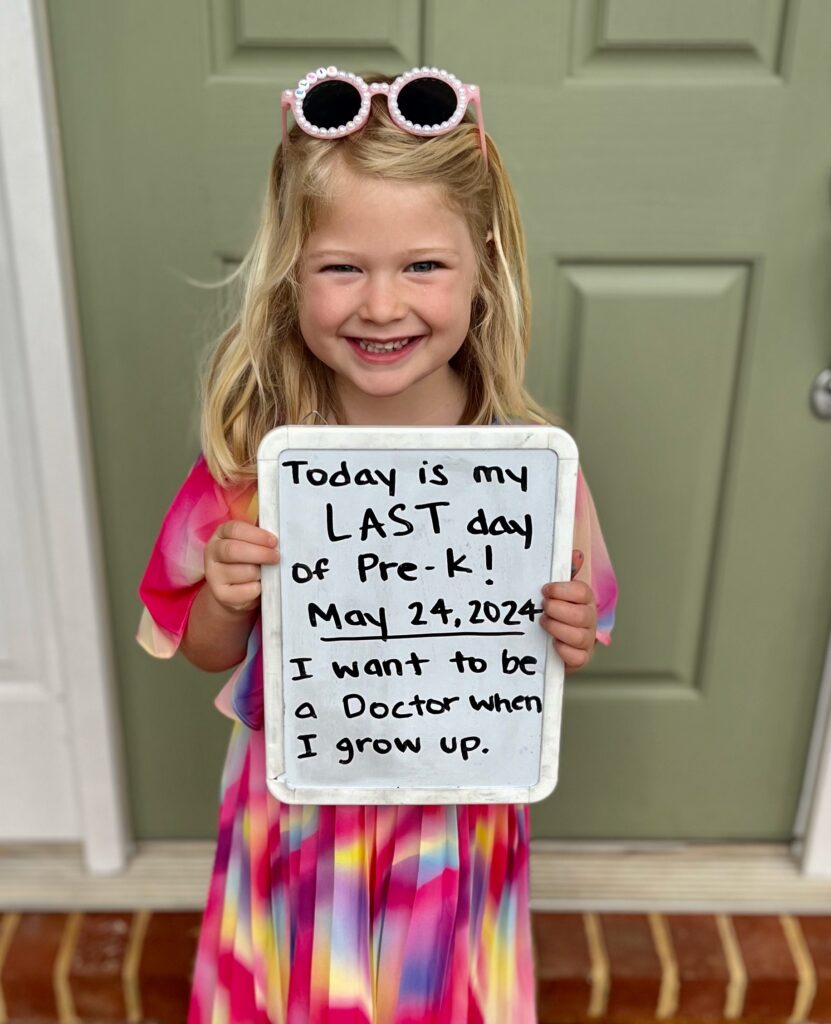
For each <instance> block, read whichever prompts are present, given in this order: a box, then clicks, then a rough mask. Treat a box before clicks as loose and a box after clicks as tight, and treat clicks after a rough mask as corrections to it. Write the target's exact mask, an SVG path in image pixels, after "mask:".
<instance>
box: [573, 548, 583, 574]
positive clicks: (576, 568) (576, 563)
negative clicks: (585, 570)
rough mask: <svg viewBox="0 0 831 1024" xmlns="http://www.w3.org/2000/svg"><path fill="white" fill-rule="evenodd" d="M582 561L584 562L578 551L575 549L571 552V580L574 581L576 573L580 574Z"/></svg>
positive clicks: (581, 554) (581, 553)
mask: <svg viewBox="0 0 831 1024" xmlns="http://www.w3.org/2000/svg"><path fill="white" fill-rule="evenodd" d="M583 561H584V558H583V552H582V551H579V550H578V549H577V548H575V549H574V550H573V551H572V552H571V578H572V579H574V577H575V576H576V575H577V573H578V572H580V567H581V566H582V564H583Z"/></svg>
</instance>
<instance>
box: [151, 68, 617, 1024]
mask: <svg viewBox="0 0 831 1024" xmlns="http://www.w3.org/2000/svg"><path fill="white" fill-rule="evenodd" d="M321 72H322V73H321ZM403 81H404V85H405V86H407V85H408V86H409V87H410V88H409V90H407V89H405V88H400V91H399V86H401V82H402V80H401V79H399V80H396V81H395V82H393V80H392V79H389V78H384V77H382V76H377V75H375V76H367V77H366V79H365V82H366V83H382V84H381V85H380V87H376V88H375V90H373V91H372V94H371V96H370V90H369V89H367V87H366V85H365V84H364V82H362V81H361V80H360V79H355V78H354V76H351V75H347V74H346V73H341V72H336V69H334V68H330V69H319V71H318V72H317V73H316V74H310V75H309V76H308V78H307V79H305V80H301V83H300V85H299V86H298V92H299V96H298V99H299V100H300V101H301V105H300V107H299V108H298V107H296V108H295V110H296V112H297V114H298V117H299V118H300V122H299V123H297V124H295V125H294V126H293V128H292V130H291V132H289V133H288V138H286V131H285V127H284V135H283V139H284V143H286V142H287V145H285V147H284V148H278V150H277V151H276V152H275V154H274V158H273V161H272V165H271V175H270V179H269V189H268V195H267V198H266V201H265V205H264V209H263V214H262V222H261V224H260V228H259V231H258V234H257V237H256V240H255V242H254V245H253V247H252V249H251V250H250V252H249V253H248V255H247V257H246V259H245V261H244V263H243V265H242V273H243V274H244V278H245V281H246V287H245V292H244V298H243V301H242V307H241V310H240V313H239V317H238V319H237V320H236V321H235V322H234V324H233V325H232V326H231V327H230V329H229V330H228V331H227V332H226V333H225V334H224V336H223V337H222V338H221V339H220V341H219V343H218V345H217V346H216V349H215V351H214V352H213V354H212V356H211V359H210V363H209V365H208V369H207V373H206V376H205V382H204V402H203V414H202V447H203V451H202V454H201V455H200V456H199V458H198V459H197V461H196V463H195V464H194V466H193V468H192V469H191V472H190V474H189V475H188V477H187V479H186V480H185V482H184V484H183V486H182V488H181V490H180V491H179V493H178V494H177V495H176V497H175V498H174V500H173V504H172V505H171V507H170V509H169V511H168V512H167V514H166V516H165V519H164V522H163V524H162V528H161V532H160V534H159V537H158V539H157V541H156V544H155V547H154V548H153V552H152V554H151V557H150V562H149V565H148V567H147V571H146V573H145V576H144V579H143V581H142V584H141V587H140V590H139V593H140V596H141V598H142V601H143V602H144V605H145V612H144V614H143V617H142V621H141V625H140V628H139V634H138V639H139V642H140V643H141V644H142V645H143V646H144V647H145V648H146V650H148V651H149V652H150V653H151V654H153V655H156V656H157V657H171V656H172V655H173V654H174V653H175V651H176V650H177V649H178V648H179V647H181V649H182V651H183V653H184V655H185V657H186V658H188V660H190V661H191V662H193V663H194V664H195V665H198V666H199V667H201V668H203V669H206V670H207V671H221V670H223V669H228V668H230V667H232V666H238V667H237V669H236V671H235V672H234V674H233V675H232V677H231V679H230V680H229V682H228V684H227V685H226V687H225V688H224V689H223V690H222V692H221V693H220V694H219V696H218V698H217V700H216V703H217V706H218V708H219V709H220V710H221V711H222V712H223V713H225V714H226V715H228V717H230V718H231V719H232V720H233V721H234V726H233V730H232V733H231V740H230V747H229V751H228V755H227V760H226V763H225V768H224V772H223V776H222V784H221V808H220V813H219V835H218V844H217V851H216V859H215V863H214V869H213V874H212V877H211V882H210V890H209V893H208V900H207V906H206V909H205V914H204V918H203V924H202V931H201V936H200V941H199V948H198V953H197V958H196V965H195V969H194V978H193V991H192V996H191V1004H190V1012H189V1017H188V1020H189V1022H190V1024H203V1022H208V1021H210V1022H213V1024H220V1022H222V1024H224V1022H231V1021H233V1022H246V1024H247V1022H269V1024H277V1022H280V1024H283V1022H287V1024H309V1022H314V1024H323V1022H331V1024H353V1022H354V1024H369V1022H372V1024H415V1022H420V1024H427V1022H430V1024H461V1022H470V1024H472V1022H486V1024H533V1022H534V1021H535V1020H536V1012H535V998H534V996H535V985H534V961H533V951H532V940H531V919H530V911H529V905H528V851H529V808H528V806H527V805H515V804H509V805H494V804H477V805H470V806H466V805H431V806H405V805H400V806H348V805H327V806H308V805H305V806H303V805H297V806H295V805H286V804H282V803H281V802H280V801H278V800H276V799H275V798H274V797H272V796H271V795H270V793H269V792H268V790H267V788H266V770H265V759H264V739H263V693H262V658H261V650H260V643H261V635H262V634H261V623H260V610H259V609H260V571H261V570H260V567H261V566H262V565H264V564H275V563H277V562H278V561H279V559H280V554H279V544H280V539H278V538H276V537H275V536H274V535H272V534H270V533H267V532H266V531H264V530H262V529H260V528H259V527H258V526H257V525H256V524H257V492H256V452H257V446H258V444H259V442H260V440H261V438H262V437H263V436H264V434H265V433H266V432H267V431H268V430H270V429H271V428H272V427H274V426H276V425H278V424H282V423H299V422H301V421H307V420H309V419H310V418H311V417H315V416H318V417H321V418H322V419H323V421H324V422H325V423H328V424H336V423H339V424H347V423H348V424H370V425H377V427H378V429H379V430H383V429H384V426H385V425H390V424H395V425H412V426H423V425H451V426H452V425H456V424H474V423H476V424H489V423H494V422H508V421H510V420H515V421H519V422H546V421H548V422H553V421H552V420H551V418H549V417H547V416H546V414H545V412H544V410H542V409H541V407H540V406H538V405H537V404H536V403H535V402H534V401H533V399H532V398H531V397H530V396H529V395H528V394H527V392H526V391H525V390H524V388H523V385H522V376H523V370H524V364H525V357H526V353H527V349H528V344H529V297H528V286H527V271H526V264H525V248H524V236H523V231H522V228H521V225H520V220H519V215H518V211H517V204H516V199H515V196H514V192H513V190H512V188H511V185H510V183H509V181H508V177H507V175H506V173H505V170H504V168H503V165H502V161H501V159H500V157H499V153H498V152H497V150H496V147H495V146H494V144H493V142H492V140H491V139H490V138H488V137H487V136H486V135H485V132H484V127H483V124H482V121H481V109H480V110H479V120H478V124H477V121H476V120H474V118H473V117H472V115H471V112H468V111H467V110H466V109H465V107H466V103H467V100H468V98H473V99H474V101H475V102H476V104H477V106H478V90H476V88H475V86H474V87H467V88H466V90H465V91H464V92H463V87H462V85H461V83H460V82H459V81H458V80H457V79H455V78H454V77H453V76H450V75H449V74H448V73H447V72H444V71H440V72H439V71H437V69H429V68H424V69H415V72H414V73H411V74H410V75H408V76H405V77H404V79H403ZM384 83H386V85H384ZM419 83H420V85H419ZM315 85H317V88H314V87H313V86H315ZM356 88H357V89H358V90H359V92H358V93H357V94H355V90H356ZM350 89H351V90H352V92H351V93H350ZM361 94H362V95H363V98H362V99H361ZM355 95H356V96H357V102H358V103H362V104H363V105H362V106H361V108H360V110H359V111H357V112H356V109H355V108H351V109H350V108H349V102H350V101H351V99H352V98H353V96H355ZM444 101H447V102H448V104H449V105H448V107H447V109H446V110H442V109H441V108H440V106H437V104H440V103H441V102H444ZM457 103H458V108H457V112H456V113H455V114H454V113H453V112H452V111H453V109H454V107H456V104H457ZM419 104H421V107H419ZM419 111H422V112H421V113H420V114H419ZM408 112H409V113H410V114H411V115H412V116H410V117H407V116H406V115H407V113H408ZM462 113H464V116H462ZM442 114H444V115H445V116H444V117H442ZM364 120H365V123H364ZM408 122H410V123H408ZM342 124H343V125H344V128H343V130H342V131H335V132H331V131H329V132H326V131H325V129H327V128H331V127H332V126H333V125H334V127H335V128H336V129H337V128H338V127H339V126H340V125H342ZM422 124H423V125H425V127H422ZM284 125H285V119H284ZM315 125H317V126H318V128H322V129H324V131H315V128H314V126H315ZM431 126H432V127H431ZM574 536H575V540H574V547H575V564H574V566H573V571H572V575H573V576H574V575H575V573H576V578H574V579H572V580H571V581H569V582H557V583H547V584H546V581H545V580H544V579H541V580H540V586H541V587H542V588H543V596H542V601H543V607H544V611H545V614H544V616H543V617H542V618H541V620H540V621H541V622H542V628H543V629H545V630H546V631H547V632H548V633H550V634H551V637H552V642H553V643H554V646H555V647H556V649H557V652H558V654H559V655H560V657H561V658H562V659H563V661H564V662H565V666H566V671H567V672H572V671H574V670H576V669H579V668H581V667H582V666H584V665H585V664H586V663H587V662H588V660H589V658H590V657H591V653H592V649H593V647H594V644H595V640H599V641H600V642H601V643H604V644H608V643H610V641H611V636H610V632H611V629H612V625H613V622H614V608H615V602H616V597H617V585H616V581H615V576H614V572H613V570H612V566H611V563H610V561H609V556H608V553H607V550H606V546H605V544H604V541H603V537H602V535H601V532H600V528H599V525H598V521H597V516H596V513H595V508H594V504H593V502H592V498H591V495H590V492H589V489H588V487H587V485H586V482H585V479H584V478H583V475H582V473H579V474H578V487H577V505H576V520H575V535H574ZM283 540H284V543H285V545H286V546H287V547H288V548H289V549H290V546H291V537H286V538H284V539H283Z"/></svg>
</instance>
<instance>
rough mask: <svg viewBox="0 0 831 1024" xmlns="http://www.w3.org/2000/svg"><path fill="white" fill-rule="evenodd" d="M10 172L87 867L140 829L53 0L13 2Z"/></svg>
mask: <svg viewBox="0 0 831 1024" xmlns="http://www.w3.org/2000/svg"><path fill="white" fill-rule="evenodd" d="M3 185H5V195H2V194H0V202H3V203H5V204H6V206H7V211H6V213H7V222H8V232H9V237H8V238H6V239H5V245H6V248H7V251H8V252H9V253H10V254H11V267H10V272H11V273H10V276H11V279H12V281H11V286H12V292H13V296H14V305H15V307H16V309H15V312H16V314H17V323H16V330H17V332H18V337H17V338H16V339H15V342H16V349H17V350H18V351H19V352H21V353H22V355H23V359H24V367H23V371H24V374H25V383H26V385H27V387H28V390H29V394H28V400H29V407H30V409H31V413H32V418H33V436H32V438H31V444H32V450H33V451H34V453H35V464H36V465H35V472H36V474H37V477H38V479H39V481H40V484H41V489H40V495H41V501H42V505H43V507H42V508H40V509H39V510H38V512H39V515H40V517H41V521H42V522H43V523H44V525H45V530H46V536H45V537H44V538H43V541H44V547H45V548H46V549H47V550H48V551H49V552H50V555H51V556H52V557H51V560H50V574H51V575H50V587H51V591H52V597H53V598H54V606H55V608H56V612H57V613H56V615H55V616H54V626H53V628H54V630H55V632H56V634H57V635H56V636H54V638H53V639H54V643H55V644H56V646H57V649H58V651H59V652H60V660H61V666H62V669H63V673H64V674H63V677H62V682H63V687H62V690H63V692H64V693H65V695H66V710H65V714H66V728H67V730H68V733H69V743H70V751H71V754H70V756H71V763H72V765H73V768H74V779H73V789H74V792H75V795H76V799H77V807H78V839H79V840H80V841H81V843H82V844H83V851H84V863H85V867H86V869H87V871H89V872H90V873H93V874H110V873H114V872H119V871H121V870H123V869H124V867H125V865H126V862H127V857H128V854H129V852H130V847H131V838H130V836H129V828H128V823H127V802H126V797H125V787H124V773H123V757H122V750H121V729H120V722H119V717H118V713H117V709H116V701H115V693H116V688H115V685H114V671H113V660H112V654H111V635H112V634H111V629H110V624H109V619H108V614H107V603H106V590H105V577H104V571H103V565H104V559H103V556H102V551H101V542H100V536H101V534H100V528H99V524H98V519H97V513H96V509H97V502H96V497H95V485H94V474H93V468H92V466H93V463H92V455H91V452H92V449H91V445H90V440H89V433H88V424H87V420H86V410H87V402H86V397H85V391H84V382H83V361H82V359H81V346H80V332H79V323H78V315H77V307H76V297H75V290H74V269H73V263H72V251H71V245H70V237H69V226H68V225H69V221H68V215H67V201H66V194H65V190H64V175H63V163H62V158H61V146H60V135H59V125H58V116H57V107H56V102H55V92H54V84H53V77H52V59H51V51H50V47H49V34H48V28H47V16H46V8H45V0H6V2H4V3H0V188H2V186H3ZM0 341H2V339H0ZM4 344H8V345H9V347H11V344H12V339H8V338H7V339H5V342H4ZM66 538H71V543H67V542H66Z"/></svg>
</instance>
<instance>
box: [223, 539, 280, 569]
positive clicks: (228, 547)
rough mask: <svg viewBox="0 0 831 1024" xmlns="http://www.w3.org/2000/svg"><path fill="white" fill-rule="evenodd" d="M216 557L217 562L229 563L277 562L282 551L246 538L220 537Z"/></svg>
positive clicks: (258, 563) (254, 563) (260, 563)
mask: <svg viewBox="0 0 831 1024" xmlns="http://www.w3.org/2000/svg"><path fill="white" fill-rule="evenodd" d="M214 558H215V559H216V561H217V562H224V563H225V564H227V565H232V564H234V563H235V562H245V563H246V564H253V565H263V564H265V563H269V564H276V563H277V562H279V561H280V552H279V549H277V548H273V547H263V545H262V544H252V543H250V542H249V541H245V540H226V539H220V540H217V541H216V546H215V548H214Z"/></svg>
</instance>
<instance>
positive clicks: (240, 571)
mask: <svg viewBox="0 0 831 1024" xmlns="http://www.w3.org/2000/svg"><path fill="white" fill-rule="evenodd" d="M260 579H261V575H260V567H259V566H258V565H251V564H245V563H231V564H230V565H223V567H222V582H223V583H225V584H229V585H232V586H233V585H235V584H237V583H253V582H255V581H258V580H260Z"/></svg>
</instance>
